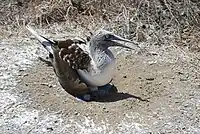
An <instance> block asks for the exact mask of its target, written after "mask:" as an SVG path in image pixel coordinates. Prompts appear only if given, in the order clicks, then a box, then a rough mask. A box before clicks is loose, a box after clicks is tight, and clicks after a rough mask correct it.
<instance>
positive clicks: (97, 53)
mask: <svg viewBox="0 0 200 134" xmlns="http://www.w3.org/2000/svg"><path fill="white" fill-rule="evenodd" d="M90 45H91V46H90V54H91V57H92V60H93V62H94V63H95V65H96V67H97V68H104V67H105V66H106V65H107V64H109V63H110V62H112V60H114V56H113V54H112V53H111V51H110V50H109V49H104V48H102V47H99V46H98V45H97V44H93V43H92V44H90Z"/></svg>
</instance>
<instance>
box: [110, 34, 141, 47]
mask: <svg viewBox="0 0 200 134" xmlns="http://www.w3.org/2000/svg"><path fill="white" fill-rule="evenodd" d="M111 41H112V42H113V43H112V45H111V46H119V47H123V48H128V49H133V48H131V47H129V46H126V45H124V44H121V43H119V42H118V41H121V42H128V43H132V44H135V45H136V46H137V47H139V46H138V43H136V42H134V41H131V40H128V39H125V38H122V37H120V36H117V35H115V36H114V37H113V38H112V39H111ZM116 41H117V42H116Z"/></svg>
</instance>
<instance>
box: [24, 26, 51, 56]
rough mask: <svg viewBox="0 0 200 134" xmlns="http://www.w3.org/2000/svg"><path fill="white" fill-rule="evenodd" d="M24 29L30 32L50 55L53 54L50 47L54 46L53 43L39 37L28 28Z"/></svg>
mask: <svg viewBox="0 0 200 134" xmlns="http://www.w3.org/2000/svg"><path fill="white" fill-rule="evenodd" d="M26 28H27V29H28V30H29V32H31V33H32V34H33V35H34V36H35V37H36V39H37V40H38V41H39V42H40V43H41V44H42V45H43V47H44V48H45V49H46V50H47V51H48V52H50V53H51V54H53V49H52V46H53V44H54V42H53V41H51V40H49V39H47V38H45V37H43V36H41V35H39V34H38V33H37V32H36V31H34V30H33V29H32V28H31V27H30V26H26Z"/></svg>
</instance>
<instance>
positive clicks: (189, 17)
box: [0, 0, 200, 49]
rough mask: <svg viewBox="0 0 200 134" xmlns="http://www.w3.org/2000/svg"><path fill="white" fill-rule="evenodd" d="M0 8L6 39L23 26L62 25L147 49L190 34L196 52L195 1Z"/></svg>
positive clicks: (32, 0)
mask: <svg viewBox="0 0 200 134" xmlns="http://www.w3.org/2000/svg"><path fill="white" fill-rule="evenodd" d="M0 8H1V9H0V13H1V14H2V16H1V18H0V23H1V28H2V29H4V30H2V31H1V32H3V33H4V34H5V33H7V34H6V35H8V36H9V35H10V34H13V31H14V30H16V31H17V33H18V34H19V31H20V29H23V27H24V26H25V25H26V24H31V25H36V26H39V27H49V26H54V25H57V24H60V25H61V24H62V23H64V25H65V26H66V25H67V27H72V28H76V27H81V28H82V29H85V30H86V31H94V30H96V29H97V28H99V27H104V28H106V29H109V30H112V31H114V32H116V33H118V34H121V35H122V36H126V37H127V38H131V39H135V40H137V41H139V42H146V43H147V44H148V43H150V44H151V45H152V44H153V45H160V44H169V41H170V43H177V42H180V40H181V41H182V39H183V36H184V37H185V35H186V36H187V37H186V38H188V37H189V36H188V34H190V35H192V37H191V36H190V37H191V38H195V39H196V42H195V48H196V47H197V48H198V49H199V47H198V42H199V41H198V38H199V35H200V34H199V32H198V34H191V33H196V32H195V31H198V29H199V28H200V2H199V0H126V1H122V0H99V1H98V0H45V1H44V0H26V1H25V0H12V1H11V0H10V1H9V0H5V1H2V2H1V7H0ZM64 25H62V27H63V26H64ZM83 31H84V30H83ZM188 32H189V33H188ZM177 39H178V41H177ZM147 40H148V41H147ZM149 40H150V41H149ZM192 43H194V42H192ZM178 44H182V43H178ZM193 45H194V44H193Z"/></svg>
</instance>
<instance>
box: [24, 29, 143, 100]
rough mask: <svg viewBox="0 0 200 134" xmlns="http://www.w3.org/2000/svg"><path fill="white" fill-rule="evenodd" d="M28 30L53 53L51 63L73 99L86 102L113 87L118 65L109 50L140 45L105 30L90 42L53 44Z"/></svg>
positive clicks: (76, 39) (77, 39)
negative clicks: (131, 44) (80, 98)
mask: <svg viewBox="0 0 200 134" xmlns="http://www.w3.org/2000/svg"><path fill="white" fill-rule="evenodd" d="M26 28H27V29H28V31H30V33H32V34H33V35H34V36H35V37H36V39H37V40H38V41H39V42H40V43H41V44H42V45H43V47H44V48H45V49H46V50H47V51H48V52H49V59H50V62H51V64H52V66H53V68H54V72H55V74H56V75H57V77H58V81H59V83H60V85H61V86H62V87H63V88H64V89H65V90H66V91H67V92H68V93H70V94H71V95H73V96H80V95H83V97H82V98H83V100H91V95H92V94H93V93H98V91H104V88H106V90H107V89H109V88H110V87H111V86H109V83H110V82H111V81H112V79H113V77H114V75H115V66H116V63H115V57H114V55H113V53H112V52H111V50H110V49H109V48H110V47H122V48H127V49H133V48H131V47H129V46H127V45H124V44H122V43H121V42H128V43H134V44H136V43H135V42H133V41H131V40H128V39H125V38H122V37H120V36H118V35H115V34H114V33H112V32H110V31H107V30H104V29H99V30H97V31H95V32H94V34H92V35H91V36H90V37H88V38H87V40H85V39H83V38H74V39H65V40H50V39H47V38H46V37H44V36H42V35H39V34H38V33H37V32H36V31H34V30H33V28H31V27H30V26H26ZM136 46H138V44H136ZM138 47H139V46H138ZM102 87H104V88H102ZM101 88H102V89H103V90H100V89H101ZM93 96H98V95H96V94H95V95H93Z"/></svg>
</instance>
